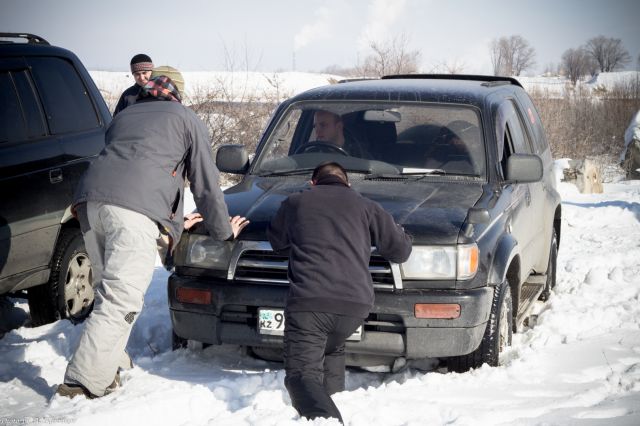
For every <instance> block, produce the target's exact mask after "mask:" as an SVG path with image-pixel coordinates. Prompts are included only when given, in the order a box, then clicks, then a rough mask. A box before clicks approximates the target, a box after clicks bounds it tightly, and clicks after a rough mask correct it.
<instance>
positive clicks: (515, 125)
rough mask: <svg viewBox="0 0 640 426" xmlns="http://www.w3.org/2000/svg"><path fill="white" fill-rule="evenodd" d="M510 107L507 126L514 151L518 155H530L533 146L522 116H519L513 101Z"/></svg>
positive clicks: (510, 102)
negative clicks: (523, 125) (523, 124)
mask: <svg viewBox="0 0 640 426" xmlns="http://www.w3.org/2000/svg"><path fill="white" fill-rule="evenodd" d="M508 105H509V106H508V110H507V111H508V117H507V125H508V126H509V132H510V135H511V140H512V143H513V150H514V152H516V153H518V154H530V153H531V146H530V144H529V139H528V137H527V135H526V133H525V131H524V129H523V127H522V122H521V121H520V115H519V114H518V111H517V110H516V107H515V105H513V101H509V103H508Z"/></svg>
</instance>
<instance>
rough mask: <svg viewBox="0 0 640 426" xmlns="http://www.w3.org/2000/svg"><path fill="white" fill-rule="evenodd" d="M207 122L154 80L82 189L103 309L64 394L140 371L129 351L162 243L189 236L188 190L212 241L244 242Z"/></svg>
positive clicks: (117, 127)
mask: <svg viewBox="0 0 640 426" xmlns="http://www.w3.org/2000/svg"><path fill="white" fill-rule="evenodd" d="M218 177H219V172H218V170H217V168H216V166H215V164H214V161H213V158H212V155H211V147H210V144H209V137H208V133H207V129H206V127H205V126H204V123H203V122H202V121H201V120H200V119H198V117H197V116H196V115H195V114H194V112H193V111H191V110H190V109H189V108H187V107H185V106H183V105H182V104H181V95H180V91H179V90H178V88H177V87H176V85H175V84H174V83H173V81H172V80H171V79H170V78H169V77H167V76H159V77H156V78H152V79H151V80H149V82H148V83H147V84H146V85H145V86H144V87H143V88H142V89H141V93H140V96H139V99H138V101H137V102H136V104H135V105H132V106H130V107H128V108H126V109H125V110H123V111H122V112H121V113H120V114H118V115H117V116H116V117H115V118H114V120H113V121H112V122H111V124H110V126H109V128H108V130H107V134H106V146H105V148H104V150H103V151H102V153H101V154H100V155H99V156H98V157H97V158H96V159H95V160H94V161H93V163H92V164H91V166H90V167H89V169H88V170H87V172H86V174H85V175H84V177H83V179H82V180H81V182H80V184H79V187H78V189H77V191H76V197H75V201H74V207H75V210H76V213H77V215H78V220H79V221H80V227H81V230H82V233H83V236H84V240H85V245H86V248H87V252H88V254H89V259H90V260H91V264H92V272H93V282H94V283H95V285H94V287H95V292H96V297H95V305H94V310H93V312H92V314H91V315H90V316H89V318H88V319H87V320H86V322H85V326H84V327H85V328H84V331H83V334H82V336H81V337H80V342H79V344H78V348H77V350H76V352H75V354H74V355H73V358H72V359H71V361H70V362H69V365H68V367H67V371H66V373H65V378H64V383H63V384H61V385H60V386H58V389H57V391H56V393H57V394H58V395H62V396H68V397H74V396H76V395H84V396H86V397H89V398H93V397H99V396H103V395H105V394H106V393H108V392H109V391H110V390H112V389H113V388H115V387H116V385H117V384H118V381H119V380H118V379H119V374H118V369H119V368H125V367H128V366H130V365H131V360H130V359H129V357H128V355H127V354H126V352H125V347H126V345H127V341H128V339H129V335H130V333H131V329H132V327H133V324H134V322H135V320H136V318H137V317H138V314H139V313H140V311H141V309H142V305H143V301H144V294H145V292H146V290H147V287H148V286H149V283H150V282H151V277H152V274H153V270H154V267H155V259H156V253H157V250H156V249H157V246H156V243H157V240H158V239H159V238H160V237H161V236H162V235H163V234H164V235H166V236H168V240H169V252H171V248H172V247H171V246H172V244H171V243H172V242H177V241H178V239H179V238H180V235H181V233H182V230H183V226H184V223H183V214H182V209H183V200H182V198H183V188H184V185H185V178H188V179H189V183H190V185H191V191H192V192H193V196H194V200H195V203H196V206H197V207H198V210H199V212H200V214H201V215H202V220H203V222H204V224H205V226H206V227H207V230H208V231H209V234H210V235H211V236H212V237H213V238H216V239H218V240H229V239H233V238H235V237H236V236H237V235H238V233H239V232H240V231H241V230H242V229H243V228H244V227H245V226H246V225H247V224H248V221H247V220H246V219H245V218H244V217H239V216H236V217H234V218H231V219H229V213H228V211H227V206H226V205H225V203H224V198H223V194H222V191H221V190H220V187H219V183H218Z"/></svg>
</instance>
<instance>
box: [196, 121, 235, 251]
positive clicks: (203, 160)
mask: <svg viewBox="0 0 640 426" xmlns="http://www.w3.org/2000/svg"><path fill="white" fill-rule="evenodd" d="M189 112H190V113H191V114H190V118H191V120H190V123H189V124H190V125H188V126H187V129H189V130H188V131H187V137H188V138H190V139H191V141H190V142H191V143H190V146H189V147H188V148H187V149H188V150H189V152H188V155H187V159H186V160H187V161H186V163H187V164H186V170H187V177H188V178H189V183H190V187H191V192H192V193H193V199H194V201H195V203H196V206H197V208H198V212H199V213H200V214H201V215H202V217H203V218H204V224H205V226H206V227H207V230H208V231H209V234H210V235H211V236H212V237H213V238H215V239H217V240H227V239H229V238H231V237H232V235H233V231H232V229H231V224H230V223H229V211H228V210H227V205H226V204H225V202H224V195H223V193H222V190H221V189H220V172H219V171H218V168H217V167H216V165H215V162H214V161H213V155H212V152H211V145H210V144H209V136H208V133H207V128H206V127H205V125H204V123H202V121H200V119H199V118H198V117H197V116H196V115H195V113H193V112H192V111H189ZM188 145H189V144H188Z"/></svg>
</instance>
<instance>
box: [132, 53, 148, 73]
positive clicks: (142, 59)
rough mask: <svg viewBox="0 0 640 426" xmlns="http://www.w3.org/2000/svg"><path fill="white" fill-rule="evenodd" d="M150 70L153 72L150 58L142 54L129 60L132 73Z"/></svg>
mask: <svg viewBox="0 0 640 426" xmlns="http://www.w3.org/2000/svg"><path fill="white" fill-rule="evenodd" d="M151 70H153V62H151V58H150V57H149V56H147V55H145V54H144V53H138V54H137V55H136V56H134V57H133V58H131V72H132V73H134V72H138V71H151Z"/></svg>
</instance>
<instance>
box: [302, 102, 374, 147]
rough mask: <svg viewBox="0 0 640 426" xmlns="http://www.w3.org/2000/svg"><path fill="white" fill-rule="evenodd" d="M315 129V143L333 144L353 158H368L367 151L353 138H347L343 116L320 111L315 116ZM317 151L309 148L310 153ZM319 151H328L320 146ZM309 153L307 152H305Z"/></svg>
mask: <svg viewBox="0 0 640 426" xmlns="http://www.w3.org/2000/svg"><path fill="white" fill-rule="evenodd" d="M313 128H314V130H315V134H316V136H315V139H316V140H315V141H310V143H311V142H316V143H318V142H320V143H323V142H324V143H325V144H331V145H334V146H336V147H337V148H339V149H338V150H339V151H341V152H342V151H343V152H344V153H345V154H347V155H351V156H353V157H362V158H368V157H369V156H368V155H367V152H366V150H364V149H363V148H362V146H360V144H358V143H357V142H356V141H354V140H352V139H351V138H348V137H345V131H344V121H343V119H342V116H340V115H338V114H334V113H332V112H329V111H324V110H318V111H316V112H315V114H314V116H313ZM312 150H315V149H312V148H311V147H310V148H309V150H308V151H312ZM318 150H319V151H326V150H325V149H323V148H322V147H321V146H318ZM305 151H307V150H305Z"/></svg>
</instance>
